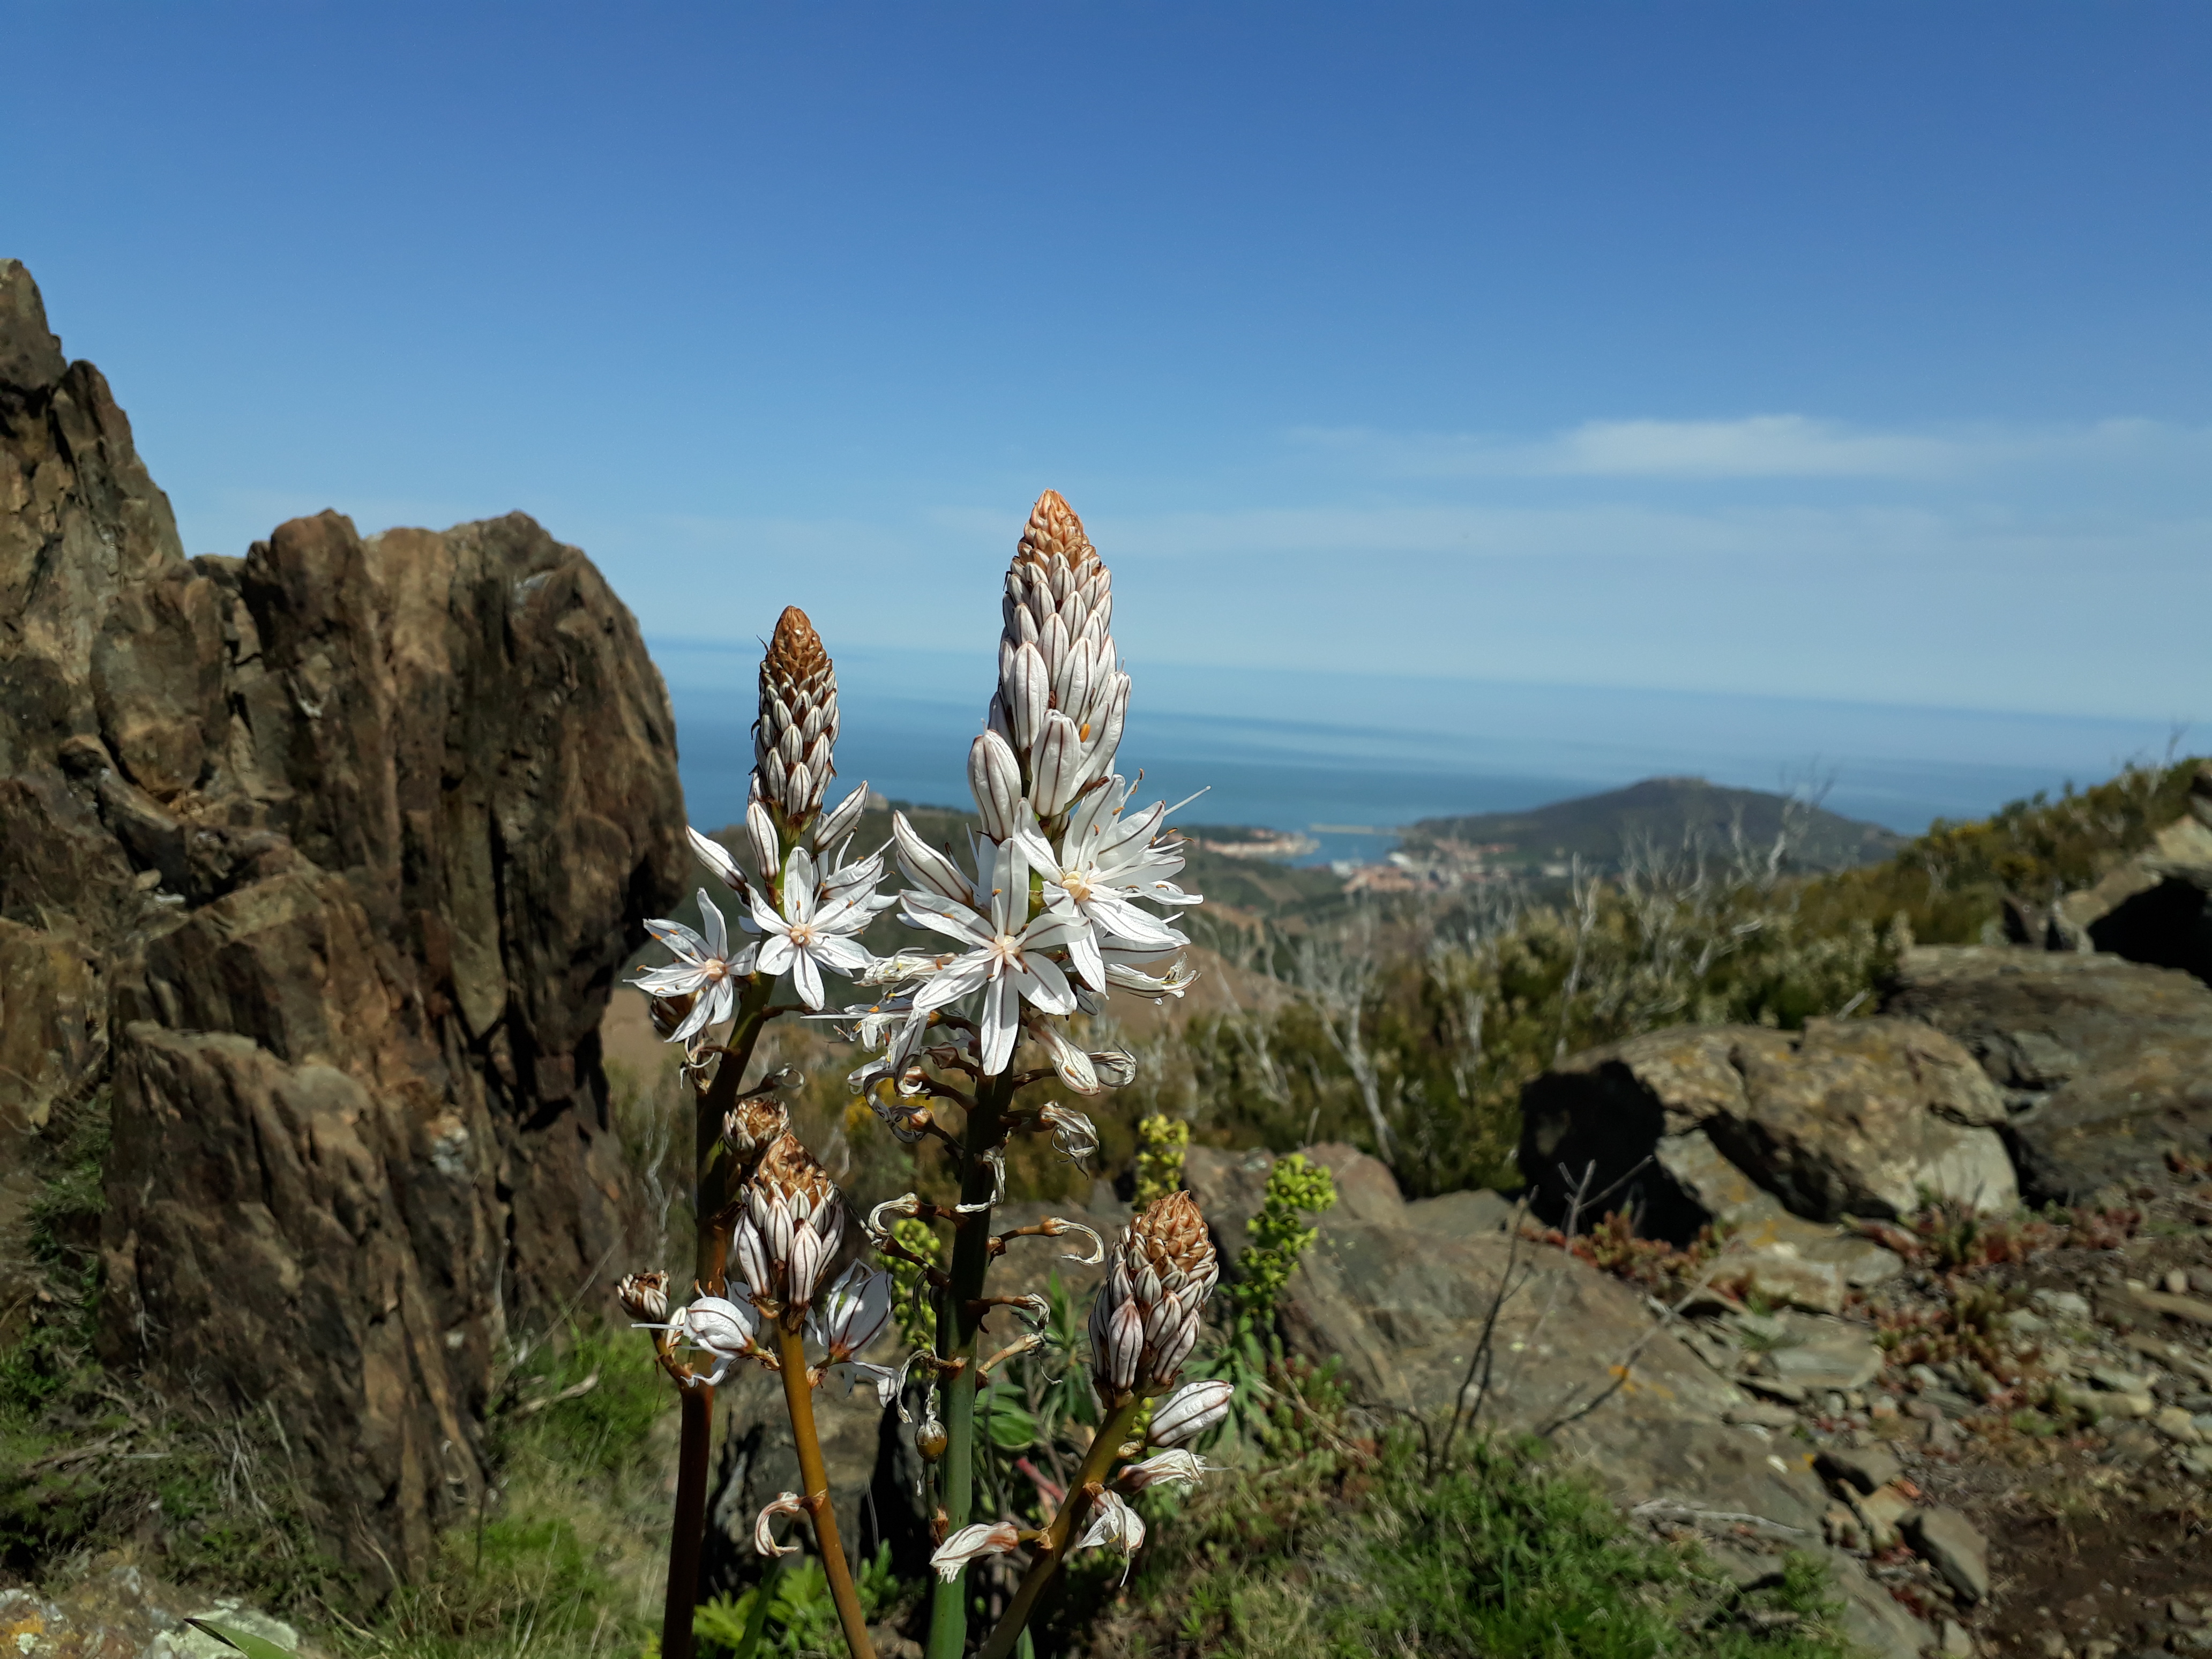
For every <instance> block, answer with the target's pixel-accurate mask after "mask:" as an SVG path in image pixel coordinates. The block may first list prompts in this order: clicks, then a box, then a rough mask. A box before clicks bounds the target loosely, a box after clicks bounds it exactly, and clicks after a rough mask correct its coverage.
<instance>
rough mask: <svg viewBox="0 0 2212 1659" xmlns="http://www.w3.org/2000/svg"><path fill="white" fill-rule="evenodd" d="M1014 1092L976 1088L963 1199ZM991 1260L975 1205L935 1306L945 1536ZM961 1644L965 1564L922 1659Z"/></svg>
mask: <svg viewBox="0 0 2212 1659" xmlns="http://www.w3.org/2000/svg"><path fill="white" fill-rule="evenodd" d="M1013 1092H1014V1090H1013V1074H1012V1073H1011V1072H1002V1073H1000V1074H999V1075H998V1076H996V1077H991V1078H986V1079H984V1080H983V1086H982V1087H981V1088H980V1089H978V1090H977V1091H976V1092H975V1110H974V1111H973V1112H971V1113H970V1114H969V1117H968V1127H967V1134H966V1138H965V1147H966V1154H967V1169H966V1170H965V1171H964V1172H963V1176H962V1178H961V1182H960V1201H961V1202H962V1203H963V1204H987V1203H989V1202H990V1200H991V1195H992V1188H993V1185H994V1181H995V1179H996V1177H995V1176H994V1175H993V1173H992V1170H991V1166H990V1165H989V1164H987V1163H985V1162H984V1161H983V1156H982V1155H983V1153H984V1152H987V1151H988V1150H989V1149H990V1148H991V1147H993V1146H996V1145H997V1144H998V1140H999V1130H1000V1123H1001V1121H1003V1119H1004V1118H1005V1115H1006V1105H1007V1103H1008V1102H1009V1101H1010V1100H1012V1097H1013ZM990 1265H991V1212H989V1211H988V1210H980V1211H977V1212H974V1213H972V1214H969V1215H964V1216H963V1217H961V1218H960V1227H959V1231H957V1232H956V1233H955V1234H954V1235H953V1237H952V1269H951V1280H952V1282H951V1284H950V1285H947V1286H946V1287H945V1292H944V1294H943V1296H942V1297H940V1298H939V1302H938V1304H937V1357H938V1358H939V1359H941V1360H944V1361H945V1362H947V1363H949V1364H957V1365H958V1366H959V1369H958V1370H957V1371H955V1372H954V1373H953V1374H952V1376H951V1377H950V1378H949V1379H947V1381H946V1383H945V1456H944V1459H943V1461H942V1462H939V1465H938V1469H939V1476H940V1478H941V1479H942V1480H943V1481H944V1492H945V1530H946V1532H947V1534H951V1533H956V1532H957V1531H959V1530H960V1528H963V1527H964V1526H966V1525H967V1524H968V1522H969V1516H971V1515H972V1514H973V1513H974V1512H975V1364H976V1352H975V1334H976V1332H977V1330H978V1329H980V1328H981V1325H982V1322H983V1315H984V1314H985V1313H987V1312H988V1311H989V1310H987V1309H985V1308H981V1307H980V1306H978V1305H977V1304H980V1303H981V1301H982V1299H983V1279H984V1275H985V1274H986V1273H987V1272H988V1271H989V1269H990ZM967 1646H968V1573H967V1570H966V1569H965V1568H964V1567H963V1569H962V1570H961V1571H960V1572H959V1573H957V1575H956V1576H955V1577H953V1579H952V1582H951V1583H945V1581H944V1580H942V1579H939V1581H938V1583H937V1588H936V1591H935V1599H934V1600H933V1601H932V1602H931V1603H930V1608H929V1643H928V1646H927V1659H960V1656H961V1655H962V1654H963V1652H965V1651H966V1650H967Z"/></svg>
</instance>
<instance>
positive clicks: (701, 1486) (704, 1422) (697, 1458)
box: [660, 1387, 714, 1659]
mask: <svg viewBox="0 0 2212 1659" xmlns="http://www.w3.org/2000/svg"><path fill="white" fill-rule="evenodd" d="M683 1402H684V1433H683V1440H682V1443H681V1445H680V1448H679V1449H678V1453H677V1460H676V1522H675V1531H674V1533H673V1534H671V1536H670V1539H669V1543H668V1599H667V1601H666V1602H665V1604H664V1605H663V1607H662V1610H661V1616H660V1659H691V1610H692V1608H693V1607H695V1606H696V1605H697V1603H698V1600H699V1553H700V1550H701V1547H702V1545H703V1544H704V1542H705V1540H706V1535H707V1450H708V1445H709V1443H711V1442H712V1441H713V1439H714V1390H713V1389H708V1388H700V1387H693V1388H688V1389H684V1393H683Z"/></svg>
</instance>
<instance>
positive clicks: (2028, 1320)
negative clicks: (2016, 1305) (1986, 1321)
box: [2004, 1308, 2051, 1336]
mask: <svg viewBox="0 0 2212 1659" xmlns="http://www.w3.org/2000/svg"><path fill="white" fill-rule="evenodd" d="M2004 1323H2005V1329H2006V1330H2007V1331H2008V1332H2009V1333H2010V1334H2013V1335H2015V1336H2040V1335H2042V1334H2043V1333H2044V1332H2045V1331H2047V1330H2049V1329H2050V1328H2051V1322H2050V1321H2049V1320H2047V1319H2045V1318H2044V1317H2043V1316H2042V1315H2040V1314H2039V1313H2036V1312H2034V1311H2033V1310H2030V1309H2027V1308H2021V1309H2017V1310H2015V1311H2013V1312H2011V1313H2008V1314H2007V1315H2006V1316H2005V1322H2004Z"/></svg>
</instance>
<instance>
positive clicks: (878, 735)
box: [648, 639, 2189, 863]
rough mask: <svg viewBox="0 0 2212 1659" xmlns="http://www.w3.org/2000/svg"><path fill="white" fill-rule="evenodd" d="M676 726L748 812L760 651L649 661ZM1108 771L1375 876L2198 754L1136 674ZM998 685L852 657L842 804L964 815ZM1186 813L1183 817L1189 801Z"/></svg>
mask: <svg viewBox="0 0 2212 1659" xmlns="http://www.w3.org/2000/svg"><path fill="white" fill-rule="evenodd" d="M648 644H649V646H650V647H651V648H652V651H653V658H654V660H655V661H656V662H657V663H658V664H659V666H660V670H661V672H662V675H663V676H664V678H665V679H666V681H667V683H668V687H669V695H670V698H671V702H673V704H674V707H675V710H676V721H677V741H678V755H679V767H680V770H681V772H682V776H683V781H684V796H685V799H686V803H687V806H688V808H689V811H690V817H691V821H692V822H693V823H696V824H698V825H699V826H700V827H702V828H714V827H720V825H723V824H726V823H732V822H734V821H735V820H736V819H737V818H738V817H740V816H741V815H742V814H743V812H744V801H745V788H746V775H747V773H748V771H749V769H750V767H751V764H752V739H751V735H750V726H751V723H752V717H753V707H754V699H755V696H756V695H757V694H756V689H755V688H756V678H755V677H756V675H757V672H758V668H759V662H760V655H759V653H760V647H759V645H758V644H757V642H756V641H745V642H744V644H743V645H742V646H727V645H723V644H720V643H718V642H711V641H697V640H682V639H654V640H651V641H648ZM1129 667H1130V671H1131V673H1132V675H1133V678H1134V680H1135V690H1134V694H1133V697H1132V700H1131V709H1130V714H1129V722H1128V728H1127V732H1126V733H1125V735H1124V736H1123V738H1122V742H1121V770H1122V771H1123V773H1124V774H1125V775H1133V774H1134V773H1136V772H1138V771H1139V770H1141V771H1142V773H1143V783H1142V792H1141V793H1142V797H1143V799H1146V800H1151V799H1165V800H1167V801H1170V802H1185V804H1183V805H1181V806H1180V808H1179V810H1178V811H1177V814H1176V821H1177V822H1181V823H1191V824H1212V825H1228V824H1237V825H1252V826H1257V827H1263V828H1267V829H1281V830H1292V831H1297V832H1300V833H1302V834H1304V835H1306V836H1310V838H1311V839H1312V841H1313V842H1314V843H1315V846H1314V850H1313V851H1312V852H1311V853H1310V854H1306V855H1304V860H1303V861H1308V862H1315V863H1320V862H1327V861H1330V860H1353V861H1357V862H1368V861H1372V860H1376V859H1379V858H1380V857H1381V856H1382V855H1383V854H1384V853H1386V852H1388V851H1389V849H1390V848H1392V847H1393V846H1395V844H1396V842H1397V840H1398V836H1399V831H1400V829H1401V827H1402V826H1404V825H1407V824H1410V823H1413V822H1415V821H1416V820H1418V819H1421V818H1426V817H1445V816H1449V815H1453V814H1457V813H1465V812H1490V811H1517V810H1522V809H1525V808H1528V807H1532V806H1540V805H1546V804H1547V803H1549V802H1552V801H1557V800H1565V799H1571V798H1573V797H1576V796H1578V795H1588V794H1595V793H1600V792H1601V791H1604V790H1607V789H1614V788H1619V787H1621V786H1623V785H1625V784H1629V783H1633V782H1635V781H1638V780H1639V779H1642V778H1648V777H1656V776H1696V777H1703V778H1705V779H1708V780H1710V781H1712V782H1714V783H1718V784H1725V785H1729V786H1732V787H1740V788H1750V789H1770V790H1776V791H1782V792H1787V791H1790V790H1799V791H1809V792H1814V793H1819V794H1820V797H1821V799H1822V803H1823V804H1824V805H1826V806H1827V807H1828V808H1829V809H1830V810H1831V811H1837V812H1840V813H1842V814H1844V816H1846V817H1854V818H1862V819H1866V820H1869V821H1870V822H1873V823H1880V824H1882V825H1885V826H1887V828H1889V829H1895V830H1898V831H1900V832H1902V833H1904V834H1907V835H1917V834H1918V833H1919V832H1921V831H1923V830H1924V829H1927V828H1928V827H1929V823H1931V822H1932V821H1934V820H1936V819H1937V818H1948V819H1954V820H1955V819H1960V818H1972V817H1983V816H1985V815H1986V814H1988V813H1989V812H1990V811H1995V810H1996V808H1997V807H1999V806H2001V805H2003V804H2005V803H2006V802H2008V801H2011V800H2016V799H2021V798H2023V797H2027V796H2031V795H2033V794H2035V793H2038V792H2039V791H2040V792H2048V793H2057V791H2059V790H2060V789H2061V788H2063V787H2064V786H2065V785H2066V784H2067V783H2069V781H2070V782H2073V783H2075V784H2087V783H2093V782H2095V781H2099V780H2100V779H2103V778H2106V777H2109V776H2110V775H2112V773H2114V772H2115V771H2117V770H2118V769H2119V768H2120V767H2121V766H2123V765H2124V764H2126V763H2128V762H2130V761H2131V760H2156V759H2160V758H2163V757H2166V755H2167V754H2168V753H2169V752H2172V750H2175V749H2177V748H2181V749H2185V748H2186V747H2187V746H2188V744H2187V738H2188V735H2189V734H2188V733H2187V732H2186V731H2185V730H2184V729H2179V728H2177V727H2175V726H2172V725H2170V724H2166V723H2160V722H2156V721H2148V720H2114V719H2107V718H2091V717H2075V716H2069V715H2062V714H2015V713H2004V712H1997V711H1989V710H1974V709H1964V708H1913V707H1905V706H1898V705H1893V704H1885V703H1879V702H1824V701H1819V700H1814V699H1807V698H1791V697H1753V696H1740V695H1734V694H1725V693H1713V692H1697V691H1655V690H1634V689H1622V688H1616V687H1600V686H1586V685H1585V686H1577V685H1543V684H1510V683H1497V682H1486V681H1480V680H1468V679H1443V678H1412V677H1403V678H1401V677H1393V676H1389V675H1375V674H1348V673H1328V672H1306V671H1291V670H1284V669H1274V668H1267V669H1250V668H1237V667H1227V666H1223V667H1211V666H1205V665H1177V664H1160V665H1149V666H1148V665H1143V664H1141V663H1133V664H1131V665H1129ZM994 671H995V662H994V659H992V658H991V657H988V656H985V655H982V654H980V653H978V654H974V655H969V654H965V653H936V652H924V651H913V650H903V649H878V650H870V649H866V648H861V649H848V650H847V651H845V652H842V653H840V655H839V657H838V659H837V673H838V684H839V701H840V708H841V711H842V736H841V738H839V741H838V744H837V773H838V780H839V781H838V785H837V787H838V788H839V789H840V790H842V789H843V788H848V787H852V786H854V785H856V784H859V783H860V782H862V781H866V783H867V785H868V786H869V787H870V788H872V789H874V790H877V791H879V792H880V793H883V794H884V795H887V796H889V797H890V798H891V799H894V800H905V801H913V802H918V803H925V804H932V805H964V803H965V802H966V799H967V784H966V778H967V769H966V757H967V752H968V745H969V742H970V741H971V740H972V739H973V738H974V737H975V733H976V732H979V731H981V729H982V725H983V716H984V710H985V709H986V708H987V706H988V703H989V701H990V694H991V688H992V684H993V680H994ZM1186 797H1192V798H1193V799H1188V800H1187V801H1186V800H1185V798H1186Z"/></svg>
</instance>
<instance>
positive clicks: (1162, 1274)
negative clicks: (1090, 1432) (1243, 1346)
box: [1091, 1193, 1220, 1401]
mask: <svg viewBox="0 0 2212 1659" xmlns="http://www.w3.org/2000/svg"><path fill="white" fill-rule="evenodd" d="M1219 1276H1220V1267H1219V1263H1218V1261H1216V1259H1215V1256H1214V1253H1213V1241H1212V1239H1211V1238H1209V1237H1207V1236H1206V1218H1205V1217H1204V1216H1202V1215H1200V1213H1199V1210H1198V1206H1197V1205H1196V1204H1195V1203H1194V1202H1193V1201H1192V1200H1191V1196H1190V1194H1188V1193H1170V1194H1168V1195H1167V1196H1166V1197H1165V1198H1163V1199H1160V1200H1157V1201H1155V1202H1154V1203H1152V1204H1151V1205H1149V1206H1146V1209H1145V1211H1144V1212H1143V1213H1142V1214H1141V1215H1139V1216H1138V1218H1136V1219H1135V1220H1134V1221H1133V1222H1131V1223H1130V1224H1129V1225H1128V1226H1127V1227H1126V1228H1124V1229H1123V1230H1122V1232H1121V1238H1120V1239H1119V1240H1118V1241H1117V1242H1116V1243H1115V1246H1114V1249H1113V1251H1112V1253H1111V1254H1110V1255H1109V1258H1108V1265H1107V1269H1106V1282H1105V1283H1104V1284H1103V1285H1100V1286H1099V1288H1098V1298H1097V1301H1096V1302H1094V1303H1092V1304H1091V1377H1092V1380H1093V1382H1094V1383H1095V1384H1096V1385H1097V1390H1098V1393H1099V1395H1100V1397H1101V1398H1103V1399H1105V1400H1108V1401H1112V1400H1115V1399H1118V1398H1120V1397H1121V1396H1123V1395H1127V1394H1128V1393H1130V1392H1131V1391H1132V1390H1133V1389H1163V1388H1166V1387H1168V1386H1170V1384H1172V1383H1174V1381H1175V1379H1176V1372H1178V1371H1179V1370H1182V1362H1183V1361H1184V1360H1185V1359H1187V1358H1189V1356H1190V1351H1191V1348H1192V1346H1193V1345H1194V1344H1195V1343H1196V1342H1197V1340H1198V1328H1199V1320H1200V1313H1201V1310H1203V1309H1204V1308H1205V1306H1206V1297H1209V1296H1211V1295H1212V1294H1213V1285H1214V1281H1215V1280H1216V1279H1218V1277H1219Z"/></svg>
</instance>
